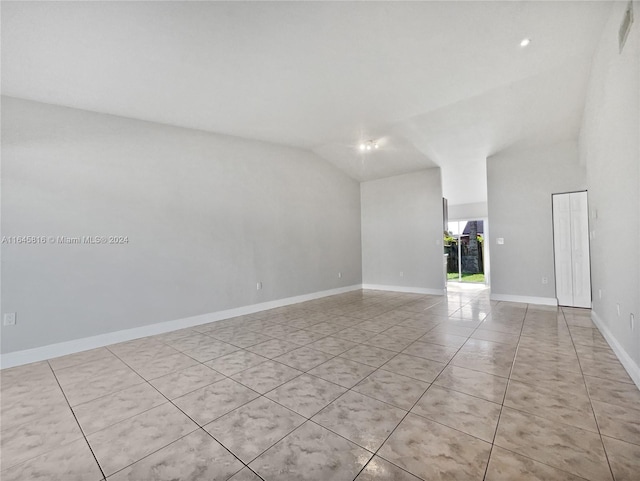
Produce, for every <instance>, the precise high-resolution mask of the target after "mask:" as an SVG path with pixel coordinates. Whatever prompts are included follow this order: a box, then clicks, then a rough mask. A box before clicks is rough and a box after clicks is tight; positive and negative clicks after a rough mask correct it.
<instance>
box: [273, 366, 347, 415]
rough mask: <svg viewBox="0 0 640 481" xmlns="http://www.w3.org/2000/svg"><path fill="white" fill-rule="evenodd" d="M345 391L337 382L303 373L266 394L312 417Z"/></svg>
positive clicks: (301, 413)
mask: <svg viewBox="0 0 640 481" xmlns="http://www.w3.org/2000/svg"><path fill="white" fill-rule="evenodd" d="M329 362H331V361H329ZM345 391H346V389H345V388H343V387H341V386H339V385H337V384H334V383H332V382H329V381H325V380H323V379H320V378H318V377H315V376H310V375H308V374H303V375H302V376H299V377H297V378H295V379H293V380H291V381H289V382H287V383H285V384H283V385H282V386H280V387H278V388H276V389H274V390H273V391H270V392H268V393H267V394H265V396H266V397H268V398H269V399H272V400H274V401H276V402H277V403H279V404H282V405H283V406H286V407H287V408H289V409H292V410H293V411H295V412H297V413H298V414H300V415H302V416H304V417H306V418H310V417H311V416H313V415H314V414H315V413H317V412H318V411H320V410H321V409H322V408H323V407H325V406H326V405H327V404H329V403H330V402H331V401H333V400H334V399H336V398H337V397H338V396H340V395H341V394H343V393H344V392H345Z"/></svg>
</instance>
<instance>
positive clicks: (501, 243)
mask: <svg viewBox="0 0 640 481" xmlns="http://www.w3.org/2000/svg"><path fill="white" fill-rule="evenodd" d="M496 244H498V245H503V244H504V237H498V238H497V239H496Z"/></svg>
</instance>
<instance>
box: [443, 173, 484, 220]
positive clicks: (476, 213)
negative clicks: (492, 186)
mask: <svg viewBox="0 0 640 481" xmlns="http://www.w3.org/2000/svg"><path fill="white" fill-rule="evenodd" d="M485 180H486V175H485V176H484V177H483V178H482V179H478V182H485ZM487 212H488V209H487V203H486V202H473V203H471V204H457V205H449V220H450V221H455V220H474V219H484V218H486V217H487Z"/></svg>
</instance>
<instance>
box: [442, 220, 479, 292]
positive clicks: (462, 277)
mask: <svg viewBox="0 0 640 481" xmlns="http://www.w3.org/2000/svg"><path fill="white" fill-rule="evenodd" d="M484 239H485V236H484V221H483V220H478V219H474V220H464V221H452V222H448V224H447V231H446V232H445V236H444V253H445V255H446V256H447V257H446V259H447V260H446V263H447V282H470V283H479V284H485V282H486V279H485V259H486V256H485V250H484Z"/></svg>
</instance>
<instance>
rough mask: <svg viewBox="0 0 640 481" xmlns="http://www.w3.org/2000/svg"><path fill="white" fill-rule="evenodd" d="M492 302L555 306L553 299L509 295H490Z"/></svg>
mask: <svg viewBox="0 0 640 481" xmlns="http://www.w3.org/2000/svg"><path fill="white" fill-rule="evenodd" d="M491 300H492V301H505V302H521V303H524V304H539V305H541V306H557V305H558V299H556V298H555V297H533V296H512V295H510V294H491Z"/></svg>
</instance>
